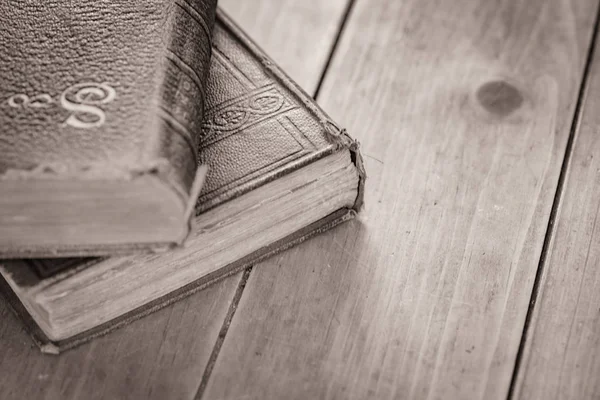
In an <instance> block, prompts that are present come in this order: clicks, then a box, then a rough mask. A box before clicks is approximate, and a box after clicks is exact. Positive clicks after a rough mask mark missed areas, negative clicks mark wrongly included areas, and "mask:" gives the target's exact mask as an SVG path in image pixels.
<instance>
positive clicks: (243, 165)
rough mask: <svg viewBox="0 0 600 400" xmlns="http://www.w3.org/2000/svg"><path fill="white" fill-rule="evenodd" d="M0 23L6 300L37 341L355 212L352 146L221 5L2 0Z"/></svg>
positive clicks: (103, 323) (87, 326) (194, 284)
mask: <svg viewBox="0 0 600 400" xmlns="http://www.w3.org/2000/svg"><path fill="white" fill-rule="evenodd" d="M0 18H1V21H0V23H1V24H2V30H1V31H0V54H2V57H0V80H1V86H0V101H1V103H0V122H1V125H0V276H1V277H0V292H1V293H2V295H3V296H5V297H6V299H7V300H8V302H9V303H10V304H11V306H12V308H13V309H14V310H15V312H16V313H17V314H18V315H19V316H20V317H21V318H22V320H23V321H24V323H25V326H26V327H27V328H28V330H29V331H30V332H31V334H32V336H33V338H34V340H35V341H36V343H38V344H39V345H40V347H41V349H42V350H43V351H45V352H49V353H58V352H59V351H61V350H64V349H67V348H70V347H73V346H75V345H77V344H79V343H82V342H84V341H86V340H89V339H90V338H93V337H95V336H98V335H101V334H104V333H106V332H108V331H110V330H111V329H114V328H116V327H118V326H120V325H123V324H125V323H127V322H129V321H131V320H133V319H135V318H139V317H141V316H143V315H146V314H148V313H149V312H152V311H154V310H156V309H158V308H160V307H163V306H165V305H167V304H169V303H171V302H173V301H175V300H178V299H180V298H182V297H184V296H185V295H188V294H190V293H193V292H194V291H196V290H199V289H201V288H203V287H205V286H206V285H208V284H210V283H212V282H214V281H216V280H218V279H221V278H223V277H225V276H227V275H230V274H233V273H236V272H238V271H240V270H241V269H243V268H246V267H248V266H250V265H252V264H254V263H256V262H258V261H260V260H262V259H264V258H265V257H269V256H271V255H273V254H274V253H276V252H279V251H282V250H284V249H286V248H288V247H290V246H293V245H295V244H297V243H299V242H301V241H303V240H305V239H306V238H308V237H310V236H312V235H315V234H317V233H319V232H322V231H324V230H327V229H330V228H332V227H334V226H335V225H337V224H339V223H341V222H343V221H346V220H348V219H350V218H352V217H353V216H354V215H355V214H356V212H357V211H358V210H359V208H360V207H361V203H362V198H363V187H364V179H365V174H364V170H363V167H362V161H361V156H360V154H359V151H358V146H357V143H356V142H355V141H353V140H352V139H351V138H350V137H349V136H348V134H347V133H346V132H345V131H344V130H343V129H341V128H339V127H338V125H336V124H335V123H334V122H333V121H331V119H330V118H329V117H328V116H327V115H326V114H325V113H324V112H323V111H322V110H321V109H320V108H319V106H318V105H317V104H316V103H315V102H314V101H313V100H312V99H311V98H310V96H308V95H307V94H306V93H304V91H303V90H302V89H301V88H299V87H298V86H297V85H296V84H295V83H294V82H293V81H292V80H291V79H290V78H289V77H288V76H287V75H286V74H285V73H284V72H283V71H282V70H281V69H280V68H279V67H277V65H276V64H275V63H274V62H273V61H272V60H271V59H269V57H268V56H267V55H266V54H265V53H264V52H263V51H262V50H261V49H260V48H259V47H258V46H257V45H256V44H255V43H254V42H252V40H251V39H250V38H248V37H247V36H246V35H245V34H244V32H243V31H242V30H241V29H240V28H239V27H237V26H236V25H235V24H234V23H233V22H232V21H231V20H230V19H229V18H228V17H227V16H226V15H225V14H224V13H223V12H222V11H220V10H218V9H217V5H216V0H134V1H128V2H120V1H111V0H101V1H95V2H73V1H67V0H58V1H54V2H51V3H44V2H33V3H31V2H22V1H21V0H4V1H2V2H0Z"/></svg>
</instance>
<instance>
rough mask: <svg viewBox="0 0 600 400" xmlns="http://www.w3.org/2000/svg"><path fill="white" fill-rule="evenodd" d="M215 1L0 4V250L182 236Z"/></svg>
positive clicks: (152, 246) (51, 249) (144, 244)
mask: <svg viewBox="0 0 600 400" xmlns="http://www.w3.org/2000/svg"><path fill="white" fill-rule="evenodd" d="M215 10H216V0H134V1H107V0H99V1H67V0H59V1H53V2H51V3H47V2H44V1H37V2H26V1H21V0H3V1H0V25H1V26H2V29H0V54H1V56H0V83H1V84H0V193H1V196H0V258H23V257H27V258H30V257H67V256H86V255H106V254H119V253H129V252H133V251H146V250H148V251H149V250H154V251H158V250H165V249H167V248H170V247H173V246H176V245H179V244H181V243H182V241H183V240H184V239H185V238H186V237H187V236H188V234H189V232H190V221H191V218H193V205H194V203H195V201H196V198H197V197H198V193H199V190H200V186H201V184H202V178H203V176H204V175H203V172H204V169H201V170H200V173H198V174H197V173H196V172H197V170H198V169H197V165H198V164H197V157H196V149H197V145H198V135H197V132H200V126H201V124H202V120H203V108H204V104H203V103H204V96H205V92H206V87H205V86H206V78H207V73H208V69H209V59H210V53H211V36H212V27H213V25H214V15H215ZM157 226H160V227H161V229H155V228H156V227H157Z"/></svg>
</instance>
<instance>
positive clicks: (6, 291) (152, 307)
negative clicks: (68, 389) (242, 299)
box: [0, 208, 356, 354]
mask: <svg viewBox="0 0 600 400" xmlns="http://www.w3.org/2000/svg"><path fill="white" fill-rule="evenodd" d="M355 216H356V211H355V210H354V209H348V208H343V209H340V210H338V211H336V212H334V213H332V214H330V215H329V216H327V217H325V218H322V219H320V220H318V221H316V222H313V223H312V224H310V225H308V226H306V227H305V228H303V229H300V230H298V231H296V232H295V233H293V234H291V235H288V236H286V237H285V238H283V239H280V240H278V241H276V242H274V243H273V244H271V245H269V246H266V247H263V248H261V249H259V250H257V251H255V252H254V253H252V254H249V255H248V256H245V257H243V258H241V259H239V260H237V261H236V262H234V263H231V264H229V265H227V266H226V267H223V268H221V269H219V270H218V271H214V272H212V273H210V274H208V275H205V276H203V277H201V278H199V279H197V280H196V281H194V282H192V283H189V284H187V285H185V286H183V287H181V288H179V289H177V290H175V291H173V292H171V293H169V294H168V295H165V296H162V297H160V298H158V299H155V300H153V301H151V302H149V303H147V304H146V305H144V306H142V307H139V308H137V309H135V310H132V311H130V312H128V313H126V314H123V315H122V316H120V317H118V318H115V319H113V320H111V321H108V322H106V323H104V324H102V325H99V326H97V327H95V328H93V329H90V330H88V331H86V332H83V333H80V334H78V335H76V336H73V337H71V338H68V339H65V340H61V341H57V342H53V341H51V340H50V339H48V337H47V336H46V335H45V334H44V332H43V331H42V330H41V329H40V328H39V327H38V325H37V324H36V323H35V321H34V320H33V318H32V317H31V315H30V314H29V312H27V310H26V309H25V306H24V305H23V304H22V303H21V301H20V300H19V298H18V297H17V295H16V294H15V293H14V291H13V290H12V289H11V287H10V286H9V284H8V283H7V282H6V280H5V279H0V292H2V295H3V297H4V298H5V299H6V300H7V301H8V304H9V306H10V309H11V310H12V312H13V313H14V314H15V315H16V316H17V317H18V318H19V319H20V320H22V321H23V323H24V326H25V330H26V331H27V332H28V333H29V334H30V335H31V337H32V338H33V341H34V343H35V344H36V345H37V346H39V348H40V350H41V351H42V352H43V353H46V354H60V353H61V352H63V351H65V350H68V349H71V348H73V347H76V346H79V345H81V344H83V343H86V342H88V341H90V340H92V339H94V338H96V337H99V336H103V335H105V334H107V333H109V332H111V331H112V330H114V329H117V328H120V327H122V326H124V325H127V324H129V323H131V322H133V321H135V320H137V319H140V318H142V317H144V316H146V315H148V314H150V313H153V312H155V311H158V310H160V309H162V308H164V307H166V306H168V305H170V304H172V303H174V302H176V301H179V300H181V299H183V298H185V297H188V296H190V295H192V294H194V293H196V292H197V291H199V290H201V289H204V288H205V287H207V286H209V285H212V284H213V283H215V282H218V281H220V280H222V279H224V278H226V277H228V276H231V275H234V274H236V273H237V272H240V271H242V270H243V269H245V268H247V267H249V266H251V265H254V264H256V263H259V262H261V261H263V260H265V259H267V258H269V257H271V256H273V255H275V254H277V253H280V252H282V251H284V250H286V249H288V248H290V247H293V246H296V245H297V244H300V243H302V242H304V241H305V240H307V239H309V238H311V237H313V236H315V235H317V234H319V233H321V232H324V231H327V230H329V229H331V228H333V227H335V226H337V225H339V224H341V223H342V222H345V221H347V220H350V219H352V218H354V217H355Z"/></svg>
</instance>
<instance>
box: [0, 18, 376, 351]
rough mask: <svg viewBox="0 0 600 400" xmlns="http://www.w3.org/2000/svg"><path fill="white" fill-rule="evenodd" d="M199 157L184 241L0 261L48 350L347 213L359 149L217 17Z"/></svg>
mask: <svg viewBox="0 0 600 400" xmlns="http://www.w3.org/2000/svg"><path fill="white" fill-rule="evenodd" d="M213 39H214V40H213V49H212V59H211V64H210V72H209V77H208V81H207V85H206V106H205V114H204V119H203V122H202V125H201V130H200V131H201V133H200V135H199V142H200V144H199V151H198V154H197V156H198V162H199V164H204V165H207V166H208V174H207V177H206V181H205V184H204V186H203V187H202V190H201V192H200V195H199V197H198V201H197V203H196V208H195V214H196V229H195V230H194V232H193V233H192V235H191V238H190V239H189V240H188V242H187V244H186V246H184V247H183V248H178V249H174V250H172V251H168V252H165V253H161V254H142V255H140V254H138V255H130V256H125V257H112V258H95V259H94V258H86V259H73V258H71V259H45V260H43V259H39V260H11V261H4V262H0V265H1V266H0V273H1V274H2V277H3V278H4V279H0V283H1V284H2V285H3V286H4V288H3V292H4V293H5V294H8V295H9V296H8V297H9V300H10V302H11V304H12V305H13V308H14V309H15V310H17V312H18V314H20V315H21V316H22V317H23V318H24V319H25V320H26V322H27V325H28V326H29V327H30V328H31V330H32V332H33V334H34V338H35V340H36V341H37V342H38V343H39V344H40V345H41V346H42V350H43V351H46V352H54V353H55V352H58V351H60V350H63V349H66V348H69V347H72V346H75V345H77V344H78V343H81V342H83V341H86V340H89V339H90V338H92V337H94V336H97V335H101V334H104V333H106V332H107V331H109V330H111V329H114V328H115V327H117V326H120V325H122V324H125V323H128V322H129V321H131V320H132V319H135V318H138V317H140V316H143V315H145V314H147V313H149V312H152V311H154V310H156V309H158V308H160V307H162V306H164V305H166V304H169V303H171V302H173V301H175V300H177V299H179V298H181V297H184V296H186V295H188V294H190V293H193V292H194V291H196V290H199V289H201V288H202V287H204V286H206V285H208V284H210V283H211V282H214V281H215V280H217V279H220V278H222V277H224V276H227V275H230V274H233V273H235V272H237V271H240V270H241V269H243V268H245V267H247V266H249V265H252V264H254V263H256V262H258V261H260V260H261V259H264V258H265V257H268V256H270V255H272V254H275V253H276V252H278V251H281V250H284V249H286V248H288V247H290V246H293V245H294V244H297V243H299V242H301V241H303V240H305V239H306V238H308V237H310V236H312V235H314V234H317V233H319V232H322V231H324V230H327V229H329V228H332V227H333V226H335V225H337V224H339V223H341V222H343V221H346V220H348V219H349V218H352V217H353V216H354V215H355V213H356V211H358V209H359V208H360V207H361V204H362V198H363V193H362V192H363V185H364V178H365V175H364V171H363V169H362V161H361V157H360V154H359V152H358V147H357V144H356V143H355V142H354V141H353V140H352V139H351V138H350V137H349V136H348V135H347V134H346V132H345V131H344V130H342V129H340V128H339V127H338V126H337V125H336V124H335V123H333V122H332V121H331V120H330V119H329V117H328V116H327V115H326V114H325V113H324V112H323V111H322V110H321V109H320V108H319V107H318V106H317V105H316V103H315V102H314V101H313V100H312V99H311V98H310V97H309V96H308V95H306V94H305V93H304V92H303V91H302V90H301V89H300V88H298V86H297V85H296V84H295V83H294V82H292V81H291V80H290V79H289V78H288V77H287V76H286V75H285V74H284V73H283V72H282V71H281V70H280V69H279V68H278V67H277V66H276V65H275V64H274V63H273V62H272V61H271V60H270V59H269V58H268V57H267V56H266V55H265V54H264V53H263V52H262V51H261V50H260V49H259V48H258V47H257V46H256V45H255V44H254V43H253V42H252V41H251V40H250V39H249V38H248V37H247V36H245V34H244V33H243V32H242V31H241V30H240V29H239V28H238V27H236V26H235V25H234V24H233V23H232V22H231V21H230V20H229V19H228V17H227V16H226V15H224V14H223V13H221V12H217V22H216V25H215V30H214V37H213Z"/></svg>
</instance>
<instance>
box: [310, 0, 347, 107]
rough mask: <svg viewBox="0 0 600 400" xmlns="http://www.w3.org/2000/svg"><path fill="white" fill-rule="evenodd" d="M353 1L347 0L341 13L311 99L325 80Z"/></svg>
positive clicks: (317, 94)
mask: <svg viewBox="0 0 600 400" xmlns="http://www.w3.org/2000/svg"><path fill="white" fill-rule="evenodd" d="M354 3H356V0H349V1H348V4H347V5H346V10H344V14H343V15H342V20H341V21H340V24H339V27H338V31H337V33H336V35H335V39H334V40H333V44H332V45H331V49H330V50H329V56H328V57H327V61H326V62H325V66H324V67H323V73H322V74H321V77H320V78H319V83H317V88H316V89H315V92H314V95H313V99H315V100H316V99H317V97H318V96H319V92H320V91H321V86H323V82H324V81H325V76H326V75H327V72H328V71H329V67H330V66H331V62H332V61H333V57H334V56H335V53H336V50H337V48H338V45H339V44H340V39H341V38H342V34H343V33H344V30H345V29H346V25H347V22H348V20H349V19H350V18H349V17H350V13H351V12H352V9H353V7H354Z"/></svg>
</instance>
